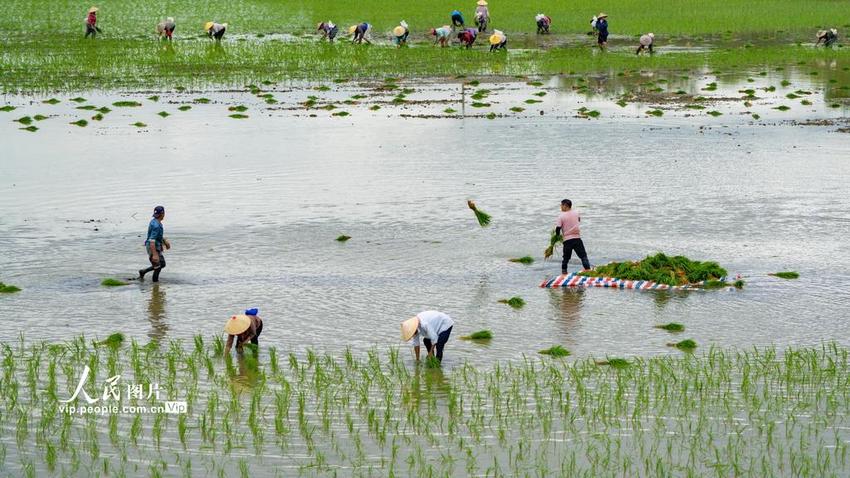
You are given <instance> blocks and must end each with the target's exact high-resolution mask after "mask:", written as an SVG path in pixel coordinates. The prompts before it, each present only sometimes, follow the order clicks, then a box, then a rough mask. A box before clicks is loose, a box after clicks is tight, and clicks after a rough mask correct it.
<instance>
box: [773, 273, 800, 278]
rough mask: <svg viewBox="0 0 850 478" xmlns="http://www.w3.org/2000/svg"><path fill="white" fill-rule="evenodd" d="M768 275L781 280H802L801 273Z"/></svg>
mask: <svg viewBox="0 0 850 478" xmlns="http://www.w3.org/2000/svg"><path fill="white" fill-rule="evenodd" d="M768 275H771V276H773V277H779V278H780V279H799V278H800V273H799V272H794V271H786V272H774V273H771V274H768Z"/></svg>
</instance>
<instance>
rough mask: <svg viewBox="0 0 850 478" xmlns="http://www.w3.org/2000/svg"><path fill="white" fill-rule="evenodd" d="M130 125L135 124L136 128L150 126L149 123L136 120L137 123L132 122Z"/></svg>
mask: <svg viewBox="0 0 850 478" xmlns="http://www.w3.org/2000/svg"><path fill="white" fill-rule="evenodd" d="M130 126H135V127H136V128H147V127H148V125H146V124H144V123H142V122H141V121H136V122H135V123H133V124H131V125H130Z"/></svg>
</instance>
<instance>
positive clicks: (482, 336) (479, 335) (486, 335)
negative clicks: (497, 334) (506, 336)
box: [460, 330, 493, 340]
mask: <svg viewBox="0 0 850 478" xmlns="http://www.w3.org/2000/svg"><path fill="white" fill-rule="evenodd" d="M492 338H493V332H491V331H489V330H479V331H478V332H474V333H472V334H469V335H464V336H463V337H461V338H460V339H461V340H490V339H492Z"/></svg>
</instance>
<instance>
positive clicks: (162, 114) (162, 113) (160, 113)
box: [157, 111, 171, 118]
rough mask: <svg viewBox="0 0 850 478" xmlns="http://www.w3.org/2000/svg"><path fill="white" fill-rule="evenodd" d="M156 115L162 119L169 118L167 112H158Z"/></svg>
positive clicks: (169, 114)
mask: <svg viewBox="0 0 850 478" xmlns="http://www.w3.org/2000/svg"><path fill="white" fill-rule="evenodd" d="M157 114H158V115H159V116H161V117H163V118H168V117H169V116H171V113H169V112H168V111H160V112H159V113H157Z"/></svg>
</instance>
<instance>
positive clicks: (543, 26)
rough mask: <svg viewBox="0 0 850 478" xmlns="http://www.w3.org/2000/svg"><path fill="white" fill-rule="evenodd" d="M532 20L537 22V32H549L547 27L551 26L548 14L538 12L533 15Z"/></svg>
mask: <svg viewBox="0 0 850 478" xmlns="http://www.w3.org/2000/svg"><path fill="white" fill-rule="evenodd" d="M534 21H535V22H537V34H538V35H540V34H542V33H549V27H551V26H552V19H551V18H549V16H548V15H544V14H542V13H538V14H537V15H535V16H534Z"/></svg>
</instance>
